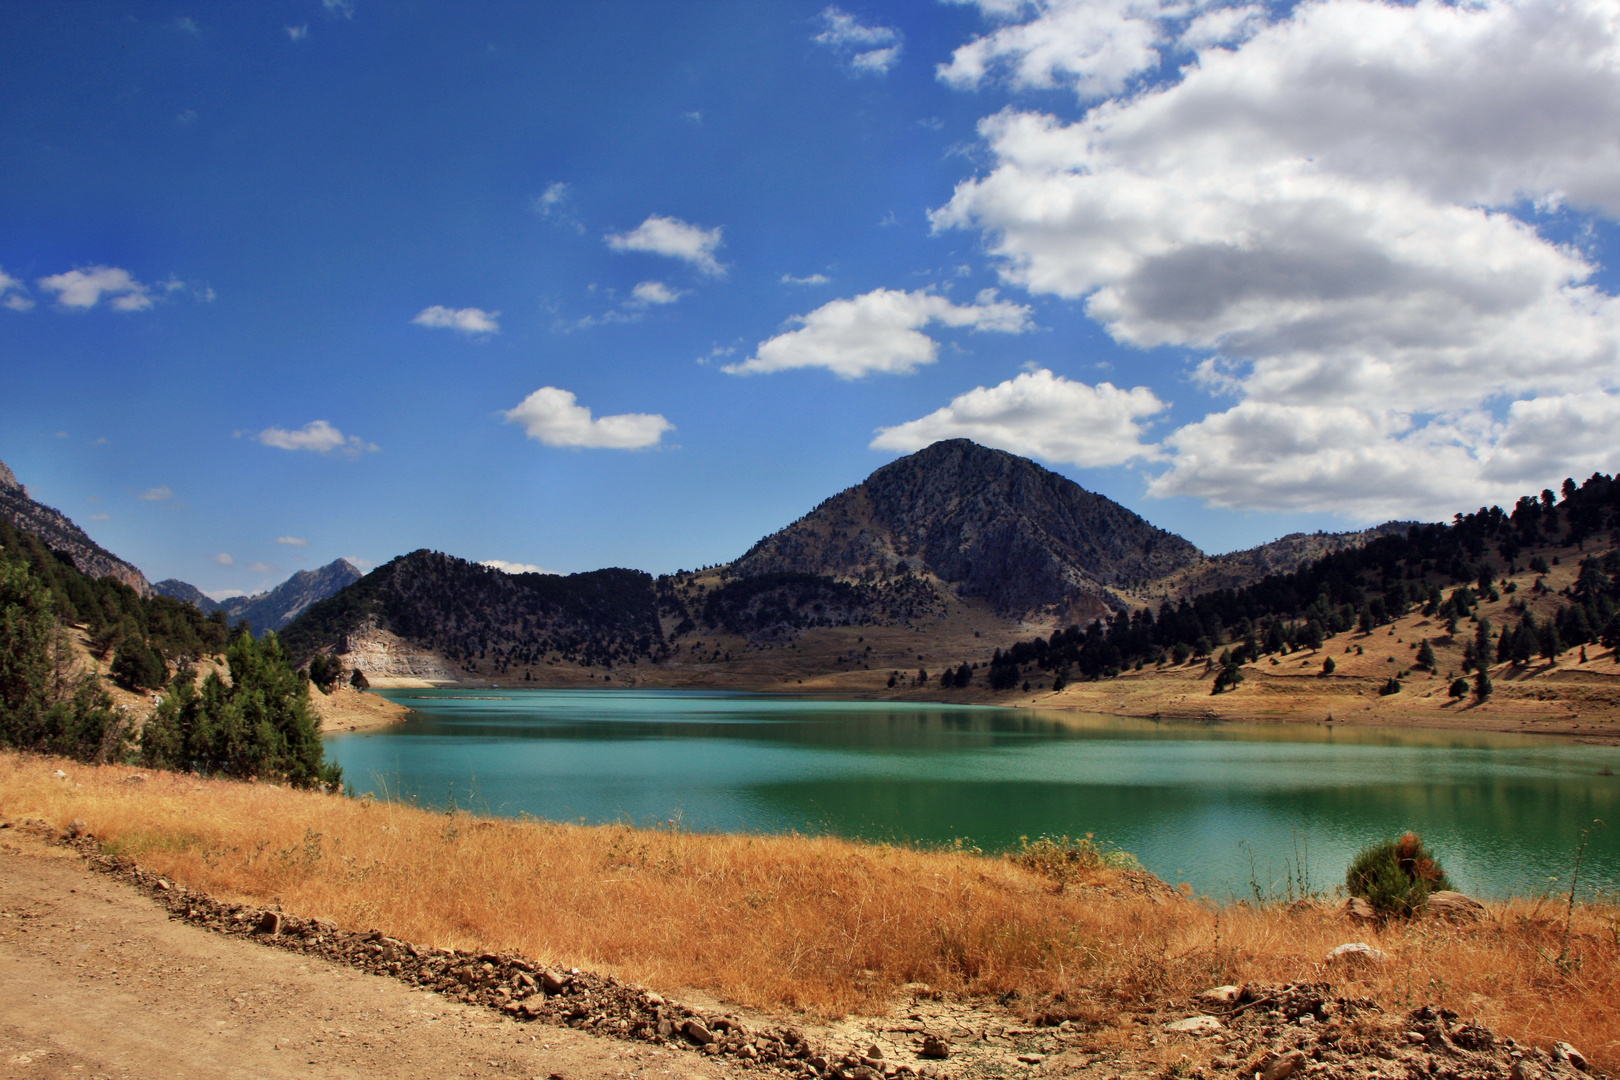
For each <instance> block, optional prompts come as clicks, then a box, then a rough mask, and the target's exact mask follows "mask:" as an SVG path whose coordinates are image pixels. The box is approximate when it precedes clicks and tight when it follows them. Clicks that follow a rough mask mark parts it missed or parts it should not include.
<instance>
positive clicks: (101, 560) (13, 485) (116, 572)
mask: <svg viewBox="0 0 1620 1080" xmlns="http://www.w3.org/2000/svg"><path fill="white" fill-rule="evenodd" d="M0 517H3V518H4V519H5V520H7V521H9V522H10V523H11V524H12V525H13V526H14V527H16V528H17V529H20V530H22V531H23V532H26V533H32V534H33V535H34V536H37V537H39V538H40V539H41V540H43V541H44V542H45V545H46V546H47V547H49V548H50V549H51V550H53V551H56V552H60V553H61V554H63V555H65V556H67V557H68V558H69V559H70V560H72V562H73V565H74V566H75V567H77V568H78V570H79V571H80V572H81V573H84V574H88V575H89V576H91V577H97V578H101V577H110V578H114V579H116V580H118V581H122V582H123V583H124V584H126V585H128V586H129V587H130V588H132V589H134V590H135V591H136V592H138V593H140V594H141V595H142V596H151V595H153V594H154V593H156V594H159V595H162V596H169V597H173V598H174V599H176V600H181V601H184V602H186V603H189V604H193V605H195V606H196V607H198V608H200V609H202V611H203V612H205V613H210V614H211V613H213V612H215V611H223V612H225V614H226V616H227V617H228V618H229V619H230V621H231V622H232V623H236V622H238V621H240V620H242V619H246V620H248V623H249V624H250V625H251V626H252V627H253V629H254V630H255V631H256V632H258V633H263V632H264V631H266V630H280V629H281V628H282V627H284V626H286V625H287V624H288V623H290V622H292V620H293V619H295V618H297V617H298V615H299V613H300V612H302V611H303V610H304V609H305V608H307V607H308V606H309V605H310V604H312V603H314V602H315V601H317V600H321V599H324V598H325V597H328V596H331V595H332V594H333V593H335V592H337V591H338V590H339V589H342V588H343V587H344V586H346V585H350V584H353V583H354V582H356V581H359V580H360V570H359V569H358V568H357V567H356V566H355V565H354V564H353V563H351V562H349V561H348V560H347V559H339V560H337V561H336V562H333V563H328V564H327V565H326V566H323V567H321V568H320V569H319V570H300V571H298V573H296V574H294V575H293V576H292V577H290V578H288V579H287V580H286V581H284V582H282V583H281V584H280V585H277V586H276V587H275V588H273V589H271V590H270V591H269V592H263V593H259V594H258V595H256V596H233V597H230V598H229V599H227V600H222V601H219V602H217V603H216V602H215V601H213V600H211V599H210V598H209V597H208V595H207V594H206V593H204V592H203V591H202V590H201V589H199V588H197V587H196V586H195V585H190V584H187V583H186V582H184V581H178V580H176V579H175V578H168V579H167V580H164V581H160V582H158V583H157V584H156V585H153V584H151V583H150V582H148V581H147V580H146V575H145V574H143V573H141V572H140V571H139V570H137V569H136V568H135V567H134V566H132V565H130V564H129V563H127V562H125V561H124V560H123V559H120V558H119V557H118V556H116V555H114V554H113V553H112V552H110V551H108V550H107V549H106V548H103V547H102V546H101V545H100V544H98V543H96V542H95V541H94V540H92V539H90V537H89V536H87V535H85V532H84V530H83V529H81V528H79V527H78V526H77V525H75V524H74V523H73V522H72V521H71V520H69V519H68V517H67V515H65V514H63V513H62V512H61V511H59V510H54V509H52V508H51V507H49V506H46V505H44V504H43V503H40V502H36V501H35V500H34V498H33V497H32V496H30V495H29V494H28V490H27V489H26V488H24V487H23V485H22V484H20V483H18V481H17V477H16V475H15V474H14V473H13V472H12V471H11V469H10V468H9V467H8V466H7V465H6V464H5V462H3V461H0Z"/></svg>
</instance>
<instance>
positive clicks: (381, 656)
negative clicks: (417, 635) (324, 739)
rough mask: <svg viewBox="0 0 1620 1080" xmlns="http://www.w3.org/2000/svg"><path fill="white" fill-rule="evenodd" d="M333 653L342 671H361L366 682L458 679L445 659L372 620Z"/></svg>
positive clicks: (447, 680)
mask: <svg viewBox="0 0 1620 1080" xmlns="http://www.w3.org/2000/svg"><path fill="white" fill-rule="evenodd" d="M334 651H335V652H336V654H337V656H338V658H339V659H341V660H342V661H343V666H344V668H345V669H353V670H356V671H362V672H364V673H365V675H366V677H367V678H368V679H371V678H378V677H381V678H390V679H402V678H403V679H424V680H426V681H428V682H455V681H456V680H457V677H458V676H457V672H456V669H455V666H454V665H453V664H451V663H450V662H449V661H448V660H446V659H445V658H444V657H442V656H440V655H438V654H437V653H434V652H430V651H428V650H427V649H423V648H419V647H417V646H415V645H412V644H411V643H410V642H408V641H406V640H405V639H404V638H402V637H400V636H399V635H398V634H394V633H390V632H389V631H387V630H384V629H382V628H381V627H379V626H378V625H377V623H376V620H375V619H368V620H366V622H365V623H363V624H361V625H360V626H359V627H357V628H356V629H354V630H353V631H351V632H350V633H347V634H345V635H344V636H343V638H342V640H341V641H339V642H338V645H337V648H336V649H335V650H334Z"/></svg>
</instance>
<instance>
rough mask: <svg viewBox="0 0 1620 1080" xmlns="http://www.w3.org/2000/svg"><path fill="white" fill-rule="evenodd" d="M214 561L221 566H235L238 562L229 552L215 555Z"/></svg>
mask: <svg viewBox="0 0 1620 1080" xmlns="http://www.w3.org/2000/svg"><path fill="white" fill-rule="evenodd" d="M214 561H215V562H217V563H219V565H221V566H234V565H235V564H236V560H235V559H233V558H231V553H230V552H228V551H222V552H220V553H219V554H218V555H215V556H214Z"/></svg>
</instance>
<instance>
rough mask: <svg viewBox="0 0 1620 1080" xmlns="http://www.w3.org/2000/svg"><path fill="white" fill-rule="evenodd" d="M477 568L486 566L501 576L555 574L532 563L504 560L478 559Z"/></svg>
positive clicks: (553, 571)
mask: <svg viewBox="0 0 1620 1080" xmlns="http://www.w3.org/2000/svg"><path fill="white" fill-rule="evenodd" d="M478 565H479V566H487V567H489V568H490V569H491V570H499V571H500V572H501V573H503V574H555V573H556V571H555V570H543V569H541V568H540V567H538V566H536V565H534V564H533V563H526V562H507V561H506V560H505V559H480V560H478Z"/></svg>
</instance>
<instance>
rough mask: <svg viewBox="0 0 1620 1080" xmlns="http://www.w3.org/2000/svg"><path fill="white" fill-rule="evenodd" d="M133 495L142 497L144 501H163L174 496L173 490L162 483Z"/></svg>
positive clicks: (138, 497)
mask: <svg viewBox="0 0 1620 1080" xmlns="http://www.w3.org/2000/svg"><path fill="white" fill-rule="evenodd" d="M135 497H136V498H137V499H144V500H145V501H146V502H163V501H164V500H166V499H172V498H174V492H173V491H171V490H169V485H167V484H162V485H160V486H158V487H151V488H147V489H146V490H145V491H143V492H141V493H140V494H139V495H137V496H135Z"/></svg>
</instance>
